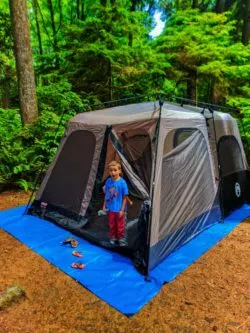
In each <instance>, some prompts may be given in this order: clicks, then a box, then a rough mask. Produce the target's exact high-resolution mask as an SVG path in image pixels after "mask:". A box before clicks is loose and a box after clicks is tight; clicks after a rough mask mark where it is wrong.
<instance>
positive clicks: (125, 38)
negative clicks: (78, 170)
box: [0, 0, 250, 191]
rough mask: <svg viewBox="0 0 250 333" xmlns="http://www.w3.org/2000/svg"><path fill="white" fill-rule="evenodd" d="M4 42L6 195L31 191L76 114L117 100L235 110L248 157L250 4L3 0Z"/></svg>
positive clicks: (0, 119)
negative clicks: (160, 99) (159, 25)
mask: <svg viewBox="0 0 250 333" xmlns="http://www.w3.org/2000/svg"><path fill="white" fill-rule="evenodd" d="M156 13H160V15H161V20H162V21H163V22H164V24H165V26H164V29H163V31H162V32H161V33H160V34H159V35H158V36H156V37H152V35H151V32H152V30H153V29H154V27H155V25H156V21H155V14H156ZM0 45H1V49H0V191H1V190H4V189H8V188H11V187H19V188H22V189H24V190H29V189H31V188H32V186H33V183H34V178H35V177H36V176H37V175H38V174H39V172H40V171H41V170H42V169H46V168H47V167H48V165H49V163H50V162H51V159H52V158H53V156H54V154H55V151H56V149H57V146H58V143H59V141H60V140H61V137H62V136H63V134H64V128H65V125H66V123H67V121H68V119H69V118H71V117H72V116H74V115H75V114H76V113H78V112H84V111H90V110H93V109H94V108H95V107H94V106H99V107H100V108H102V107H103V106H104V105H105V104H104V103H105V102H107V101H112V100H120V99H123V100H125V99H127V100H132V99H134V98H138V99H140V100H143V99H145V100H152V99H156V98H157V96H164V99H165V100H168V101H174V99H175V97H176V96H178V97H182V98H188V99H191V100H193V101H196V102H208V103H212V104H218V105H220V106H224V107H229V108H234V109H237V110H238V112H233V114H232V115H233V116H235V117H237V118H238V119H239V122H240V128H241V131H242V133H241V134H242V138H243V141H244V143H245V149H246V151H247V153H248V157H249V153H250V152H249V147H250V85H249V81H250V1H248V0H172V1H171V0H71V1H69V0H27V1H26V0H19V1H15V0H2V1H1V2H0Z"/></svg>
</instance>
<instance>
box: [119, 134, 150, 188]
mask: <svg viewBox="0 0 250 333" xmlns="http://www.w3.org/2000/svg"><path fill="white" fill-rule="evenodd" d="M120 140H121V142H122V145H123V149H124V150H125V152H126V154H127V157H128V159H129V162H130V164H131V165H132V167H133V169H134V171H135V172H136V174H137V175H138V176H139V177H140V178H141V179H142V180H143V182H144V184H145V185H146V186H147V188H148V189H149V188H150V179H151V168H152V150H151V140H150V137H149V135H148V133H147V132H146V131H144V130H139V131H138V130H128V131H125V132H123V133H122V134H121V137H120Z"/></svg>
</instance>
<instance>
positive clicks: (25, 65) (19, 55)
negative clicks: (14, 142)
mask: <svg viewBox="0 0 250 333" xmlns="http://www.w3.org/2000/svg"><path fill="white" fill-rule="evenodd" d="M9 6H10V13H11V21H12V27H13V37H14V50H15V59H16V70H17V77H18V86H19V100H20V111H21V118H22V123H23V124H28V123H32V122H33V121H35V120H36V119H37V116H38V109H37V100H36V87H35V76H34V69H33V64H32V52H31V46H30V31H29V20H28V13H27V7H26V1H25V0H19V1H16V0H9Z"/></svg>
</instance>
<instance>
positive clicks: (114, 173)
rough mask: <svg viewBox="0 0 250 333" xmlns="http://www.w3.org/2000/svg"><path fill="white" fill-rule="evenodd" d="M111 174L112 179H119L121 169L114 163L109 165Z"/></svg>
mask: <svg viewBox="0 0 250 333" xmlns="http://www.w3.org/2000/svg"><path fill="white" fill-rule="evenodd" d="M109 174H110V177H111V178H112V179H114V180H116V179H118V178H119V176H120V170H119V168H118V166H115V165H112V166H111V167H109Z"/></svg>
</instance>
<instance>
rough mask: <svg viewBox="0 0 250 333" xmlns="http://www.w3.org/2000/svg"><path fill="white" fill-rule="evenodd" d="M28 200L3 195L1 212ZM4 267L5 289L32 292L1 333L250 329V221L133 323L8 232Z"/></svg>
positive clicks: (2, 315) (1, 255)
mask: <svg viewBox="0 0 250 333" xmlns="http://www.w3.org/2000/svg"><path fill="white" fill-rule="evenodd" d="M28 197H29V195H28V194H26V193H23V192H6V193H2V194H0V210H3V209H5V208H10V207H15V206H17V205H21V204H23V203H26V202H27V200H28ZM0 267H1V274H0V292H1V291H3V290H5V289H6V288H7V287H9V286H11V285H13V284H18V285H20V286H22V287H23V288H24V289H25V291H26V294H27V296H26V298H25V299H24V300H22V301H20V302H19V303H16V304H13V305H12V306H10V307H9V308H7V309H5V310H2V311H0V332H1V333H16V332H23V333H52V332H53V333H54V332H55V333H66V332H67V333H85V332H86V333H88V332H91V333H93V332H97V333H99V332H100V333H102V332H106V333H123V332H124V333H125V332H127V333H142V332H143V333H144V332H145V333H168V332H173V333H182V332H183V333H184V332H185V333H195V332H198V333H206V332H223V333H227V332H228V333H229V332H230V333H231V332H237V333H240V332H241V333H243V332H244V333H245V332H246V333H247V332H248V333H249V332H250V220H246V221H244V222H243V223H241V224H240V225H239V226H238V227H237V228H236V229H235V230H234V231H233V232H232V233H231V234H230V235H229V236H228V237H226V238H225V239H224V240H223V241H221V242H220V243H219V244H217V245H216V246H214V247H213V248H212V249H211V250H210V251H209V252H207V253H206V254H205V255H203V256H202V257H201V258H200V259H199V260H198V261H197V262H196V263H194V264H193V265H191V266H190V267H189V268H188V269H187V270H186V271H185V272H184V273H183V274H181V275H180V276H178V277H177V278H176V280H174V281H173V282H171V283H170V284H167V285H165V286H164V287H163V288H162V289H161V291H160V293H159V294H158V295H157V296H156V297H155V298H154V299H153V300H152V301H151V302H150V303H148V304H147V305H146V306H145V307H144V308H143V309H142V310H141V311H140V312H139V313H138V314H136V315H135V316H134V317H132V318H130V319H129V318H126V317H125V316H123V315H122V314H120V313H119V312H117V311H116V310H114V309H113V308H111V307H110V306H109V305H107V304H106V303H104V302H103V301H101V300H100V299H98V298H97V297H96V296H94V295H93V294H92V293H90V292H89V291H88V290H86V289H85V288H83V287H82V286H81V285H79V284H77V283H76V282H75V281H74V280H73V279H71V278H70V277H69V276H67V275H65V274H64V273H62V272H61V271H59V270H58V269H57V268H55V267H54V266H51V265H50V264H49V263H48V262H47V261H45V260H44V259H43V258H41V257H40V256H39V255H37V254H36V253H34V252H32V251H31V250H29V249H28V248H27V247H26V246H25V245H23V244H21V243H20V242H19V241H17V240H16V239H14V238H13V237H11V236H10V235H9V234H7V233H5V232H4V231H2V230H0ZM117 297H119V294H117Z"/></svg>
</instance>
